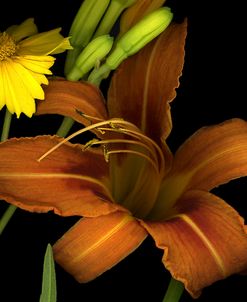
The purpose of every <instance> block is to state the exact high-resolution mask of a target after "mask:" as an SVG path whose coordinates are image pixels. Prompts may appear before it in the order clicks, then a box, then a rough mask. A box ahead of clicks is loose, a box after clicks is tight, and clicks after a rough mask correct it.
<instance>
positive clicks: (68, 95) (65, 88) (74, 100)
mask: <svg viewBox="0 0 247 302" xmlns="http://www.w3.org/2000/svg"><path fill="white" fill-rule="evenodd" d="M44 92H45V101H44V102H38V103H37V112H36V114H37V115H40V114H61V115H64V116H69V117H71V118H73V119H74V120H75V121H77V122H79V123H81V124H83V125H87V126H88V125H89V124H90V119H87V118H85V117H83V114H86V115H89V116H92V117H95V118H98V119H103V120H104V119H107V111H106V108H105V102H104V98H103V96H102V94H101V92H100V90H99V89H98V88H96V87H95V86H93V85H91V84H89V83H87V82H70V81H67V80H64V79H56V80H50V81H49V85H48V86H47V87H44Z"/></svg>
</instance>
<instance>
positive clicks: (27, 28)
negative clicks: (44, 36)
mask: <svg viewBox="0 0 247 302" xmlns="http://www.w3.org/2000/svg"><path fill="white" fill-rule="evenodd" d="M6 32H7V33H8V34H10V35H11V36H12V37H13V38H14V39H15V41H16V42H19V41H20V40H22V39H24V38H26V37H29V36H32V35H34V34H36V33H37V32H38V29H37V26H36V25H35V24H34V19H33V18H29V19H27V20H25V21H24V22H22V23H21V24H20V25H13V26H11V27H9V28H8V29H7V30H6Z"/></svg>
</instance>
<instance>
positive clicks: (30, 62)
mask: <svg viewBox="0 0 247 302" xmlns="http://www.w3.org/2000/svg"><path fill="white" fill-rule="evenodd" d="M54 61H55V59H54V58H53V57H50V56H41V57H38V56H37V57H35V56H23V57H22V56H18V57H16V58H15V62H18V63H19V64H21V65H23V66H24V67H25V68H27V69H29V70H31V71H34V72H37V73H43V74H52V72H51V71H50V70H49V68H51V66H52V65H53V64H54Z"/></svg>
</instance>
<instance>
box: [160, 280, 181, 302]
mask: <svg viewBox="0 0 247 302" xmlns="http://www.w3.org/2000/svg"><path fill="white" fill-rule="evenodd" d="M183 291H184V286H183V283H181V282H180V281H177V280H175V279H173V278H171V280H170V283H169V285H168V288H167V291H166V294H165V297H164V299H163V301H162V302H178V301H179V300H180V298H181V296H182V294H183Z"/></svg>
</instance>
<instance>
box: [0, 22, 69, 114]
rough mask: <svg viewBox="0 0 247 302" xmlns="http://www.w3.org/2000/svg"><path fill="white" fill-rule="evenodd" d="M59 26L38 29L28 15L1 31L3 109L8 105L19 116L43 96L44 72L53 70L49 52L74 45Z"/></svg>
mask: <svg viewBox="0 0 247 302" xmlns="http://www.w3.org/2000/svg"><path fill="white" fill-rule="evenodd" d="M60 30H61V28H56V29H53V30H50V31H47V32H43V33H38V30H37V26H36V25H35V24H34V20H33V19H32V18H29V19H27V20H25V21H24V22H23V23H21V24H20V25H13V26H11V27H9V28H8V29H7V30H6V31H4V32H0V110H1V109H2V108H3V107H4V106H5V105H6V106H7V109H8V110H9V111H10V113H12V114H13V113H16V115H17V117H19V116H20V114H21V113H22V112H23V113H24V114H26V115H27V116H28V117H31V116H32V114H33V113H34V112H35V101H34V99H39V100H43V99H44V91H43V89H42V87H41V84H46V85H47V84H48V79H47V77H46V76H45V75H50V74H52V72H51V71H50V70H49V69H50V68H51V66H52V65H53V64H54V61H55V58H54V57H52V56H50V54H58V53H61V52H63V51H65V50H66V49H71V48H72V47H71V45H70V43H69V39H68V38H64V37H63V36H62V35H61V34H60V33H59V32H60Z"/></svg>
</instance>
